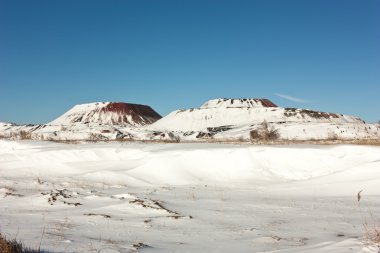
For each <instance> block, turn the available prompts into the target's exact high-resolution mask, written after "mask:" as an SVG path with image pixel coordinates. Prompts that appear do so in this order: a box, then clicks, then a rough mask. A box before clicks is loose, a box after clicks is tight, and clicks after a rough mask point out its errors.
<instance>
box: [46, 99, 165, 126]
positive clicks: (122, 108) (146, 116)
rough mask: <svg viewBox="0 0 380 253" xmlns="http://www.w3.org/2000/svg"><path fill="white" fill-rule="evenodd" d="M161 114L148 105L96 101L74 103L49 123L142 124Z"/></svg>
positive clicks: (153, 119) (150, 121)
mask: <svg viewBox="0 0 380 253" xmlns="http://www.w3.org/2000/svg"><path fill="white" fill-rule="evenodd" d="M160 118H161V116H160V115H159V114H158V113H157V112H156V111H154V110H153V109H152V108H151V107H150V106H147V105H139V104H130V103H122V102H98V103H89V104H81V105H76V106H74V107H73V108H72V109H70V110H69V111H67V112H66V113H65V114H63V115H62V116H60V117H59V118H57V119H55V120H54V121H52V122H50V123H49V125H72V124H78V123H79V124H89V123H91V124H102V125H123V126H143V125H148V124H152V123H153V122H155V121H157V120H159V119H160Z"/></svg>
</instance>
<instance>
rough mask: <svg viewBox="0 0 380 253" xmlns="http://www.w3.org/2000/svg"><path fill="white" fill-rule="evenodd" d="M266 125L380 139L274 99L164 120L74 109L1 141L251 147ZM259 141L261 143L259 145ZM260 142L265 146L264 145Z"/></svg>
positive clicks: (111, 106)
mask: <svg viewBox="0 0 380 253" xmlns="http://www.w3.org/2000/svg"><path fill="white" fill-rule="evenodd" d="M263 125H265V126H266V127H267V128H268V129H269V130H271V131H274V132H276V133H277V135H276V136H277V137H276V139H278V140H282V141H283V140H285V141H287V140H291V141H293V140H336V139H343V140H361V139H380V126H379V125H375V124H366V123H365V122H364V121H363V120H361V119H360V118H358V117H354V116H348V115H343V114H337V113H327V112H319V111H314V110H309V109H301V108H282V107H278V106H277V105H275V104H274V103H273V102H271V101H269V100H268V99H253V98H250V99H225V98H224V99H213V100H210V101H207V102H206V103H204V104H203V105H202V106H200V107H199V108H192V109H186V110H176V111H174V112H172V113H170V114H169V115H167V116H165V117H164V118H161V116H160V115H159V114H158V113H156V112H155V111H154V110H153V109H152V108H150V107H149V106H144V105H136V104H127V103H113V102H102V103H91V104H83V105H77V106H74V107H73V108H72V109H71V110H69V111H68V112H66V113H65V114H63V115H62V116H60V117H59V118H57V119H56V120H54V121H52V122H50V123H48V124H46V125H27V126H17V125H14V124H7V123H3V124H0V136H3V137H11V138H16V139H17V138H24V139H25V138H28V137H29V138H32V139H40V140H113V139H132V140H148V141H149V140H168V141H176V142H177V141H214V140H217V141H251V140H252V136H253V135H252V133H253V132H255V131H256V132H259V131H262V128H263ZM255 141H256V139H255ZM259 141H260V140H259Z"/></svg>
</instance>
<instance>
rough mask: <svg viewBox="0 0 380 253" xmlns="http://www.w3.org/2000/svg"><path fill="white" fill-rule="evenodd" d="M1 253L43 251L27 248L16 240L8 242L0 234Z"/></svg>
mask: <svg viewBox="0 0 380 253" xmlns="http://www.w3.org/2000/svg"><path fill="white" fill-rule="evenodd" d="M0 253H42V251H41V250H39V249H38V250H34V249H30V248H27V247H25V246H24V245H22V243H20V242H18V241H17V240H16V239H13V240H8V239H7V238H6V237H5V236H3V235H1V234H0Z"/></svg>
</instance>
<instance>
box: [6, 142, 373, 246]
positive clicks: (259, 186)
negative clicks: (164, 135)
mask: <svg viewBox="0 0 380 253" xmlns="http://www.w3.org/2000/svg"><path fill="white" fill-rule="evenodd" d="M379 166H380V148H379V147H375V146H373V147H369V146H351V145H339V146H317V145H296V146H291V145H290V146H252V145H222V144H195V143H193V144H148V145H147V144H137V143H123V144H120V143H97V144H80V145H71V144H70V145H69V144H58V143H52V142H36V141H1V140H0V177H1V179H2V180H1V182H0V224H1V232H2V234H5V235H7V236H8V237H9V238H14V237H15V236H16V235H17V239H19V240H22V241H23V242H25V243H26V244H27V245H28V246H32V247H38V244H39V242H40V240H41V235H42V234H43V240H42V244H41V248H42V249H45V250H48V251H51V252H136V251H139V252H231V251H234V252H277V253H285V252H296V253H298V252H313V253H317V252H318V253H319V252H322V253H323V252H326V253H327V252H328V253H340V252H358V253H364V252H367V253H368V252H369V253H377V252H378V248H377V247H376V246H375V245H374V244H372V243H370V242H368V241H367V240H366V238H365V237H364V231H363V227H362V224H363V222H365V220H367V221H370V219H371V216H370V213H369V211H368V210H370V211H371V212H372V213H373V214H374V216H375V217H378V214H379V213H380V195H379V191H378V186H379V185H380V170H379V169H378V168H379ZM360 190H363V191H362V193H361V194H362V198H361V201H360V202H359V203H358V201H357V193H358V192H359V191H360ZM43 231H44V232H43Z"/></svg>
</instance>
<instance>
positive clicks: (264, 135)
mask: <svg viewBox="0 0 380 253" xmlns="http://www.w3.org/2000/svg"><path fill="white" fill-rule="evenodd" d="M249 137H250V139H251V141H252V142H256V141H266V142H267V141H274V140H277V139H278V138H279V137H280V134H279V133H278V130H277V129H275V128H274V126H269V125H268V122H266V121H263V122H262V123H261V124H260V126H259V127H258V128H257V129H253V130H251V131H250V133H249Z"/></svg>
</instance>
